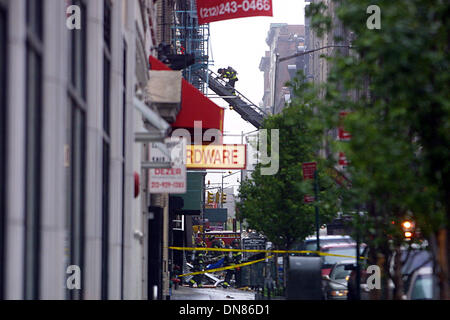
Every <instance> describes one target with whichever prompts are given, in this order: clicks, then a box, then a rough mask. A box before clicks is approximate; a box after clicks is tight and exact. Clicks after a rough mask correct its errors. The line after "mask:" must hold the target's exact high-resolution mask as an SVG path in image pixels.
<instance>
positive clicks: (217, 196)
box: [216, 192, 220, 203]
mask: <svg viewBox="0 0 450 320" xmlns="http://www.w3.org/2000/svg"><path fill="white" fill-rule="evenodd" d="M219 202H220V192H217V193H216V203H219Z"/></svg>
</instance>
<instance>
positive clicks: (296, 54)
mask: <svg viewBox="0 0 450 320" xmlns="http://www.w3.org/2000/svg"><path fill="white" fill-rule="evenodd" d="M329 48H348V49H353V48H354V46H351V45H339V44H332V45H328V46H324V47H320V48H317V49H312V50H308V51H303V52H298V53H295V54H292V55H290V56H286V57H281V58H280V54H279V53H277V54H275V67H274V77H273V78H274V85H273V94H272V99H273V106H272V114H275V107H276V101H275V99H276V96H277V94H276V92H277V80H278V69H279V64H280V62H284V61H287V60H290V59H293V58H297V57H301V56H304V55H307V54H310V53H313V52H316V51H320V50H324V49H329Z"/></svg>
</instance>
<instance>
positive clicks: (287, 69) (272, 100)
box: [259, 23, 305, 114]
mask: <svg viewBox="0 0 450 320" xmlns="http://www.w3.org/2000/svg"><path fill="white" fill-rule="evenodd" d="M266 43H267V45H268V46H269V51H266V53H265V56H264V57H263V58H262V59H261V62H260V66H259V69H260V70H261V71H262V72H264V96H263V108H264V110H265V111H266V112H269V113H273V114H277V113H280V112H281V111H282V110H283V108H284V106H285V104H286V102H289V101H290V96H291V90H290V88H288V87H287V86H286V83H287V82H288V81H289V80H291V79H292V78H293V77H295V75H296V74H297V72H298V71H304V66H305V59H304V58H303V57H298V58H294V59H291V60H287V61H283V62H278V60H277V59H279V58H283V57H288V56H290V55H293V54H296V53H298V52H302V51H304V50H305V26H303V25H288V24H286V23H272V24H271V25H270V29H269V32H268V35H267V39H266Z"/></svg>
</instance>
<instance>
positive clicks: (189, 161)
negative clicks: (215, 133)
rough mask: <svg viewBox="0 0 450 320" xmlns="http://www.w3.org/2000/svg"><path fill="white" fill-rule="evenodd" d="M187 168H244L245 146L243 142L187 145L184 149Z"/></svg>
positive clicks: (245, 164)
mask: <svg viewBox="0 0 450 320" xmlns="http://www.w3.org/2000/svg"><path fill="white" fill-rule="evenodd" d="M186 166H187V168H188V169H230V170H233V169H235V170H237V169H245V168H246V167H247V146H246V145H244V144H224V145H207V146H205V145H189V146H187V150H186Z"/></svg>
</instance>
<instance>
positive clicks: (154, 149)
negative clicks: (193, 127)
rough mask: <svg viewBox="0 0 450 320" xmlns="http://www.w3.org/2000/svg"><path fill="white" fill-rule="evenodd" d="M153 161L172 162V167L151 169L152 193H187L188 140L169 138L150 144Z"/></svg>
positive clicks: (150, 186)
mask: <svg viewBox="0 0 450 320" xmlns="http://www.w3.org/2000/svg"><path fill="white" fill-rule="evenodd" d="M150 159H151V161H152V162H171V163H172V168H170V169H150V170H149V192H150V193H171V194H183V193H186V184H187V183H186V163H185V161H184V160H183V159H186V140H185V139H180V138H167V139H166V140H165V143H152V144H150Z"/></svg>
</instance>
